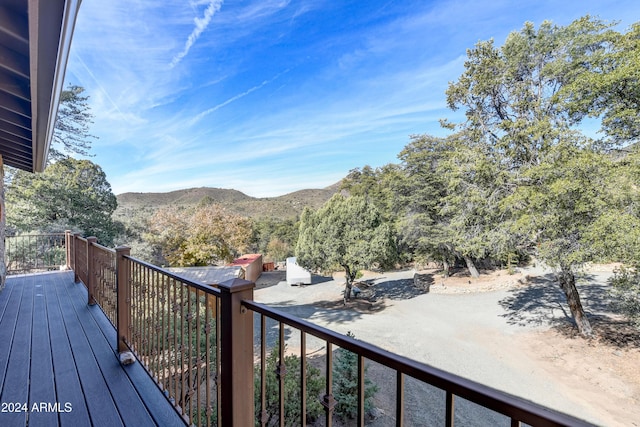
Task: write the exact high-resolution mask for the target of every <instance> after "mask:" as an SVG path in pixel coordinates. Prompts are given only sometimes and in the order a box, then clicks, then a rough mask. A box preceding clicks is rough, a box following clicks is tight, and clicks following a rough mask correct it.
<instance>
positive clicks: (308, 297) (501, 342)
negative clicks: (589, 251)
mask: <svg viewBox="0 0 640 427" xmlns="http://www.w3.org/2000/svg"><path fill="white" fill-rule="evenodd" d="M537 273H538V274H540V272H537ZM413 274H414V272H413V271H411V270H409V271H399V272H389V273H384V275H383V276H382V277H376V278H375V279H372V280H369V283H371V284H372V289H375V291H376V295H377V297H378V298H377V299H376V301H374V302H371V303H368V302H359V303H358V304H359V305H357V306H356V305H353V306H352V305H350V303H349V304H348V305H347V306H346V307H345V306H343V304H342V290H343V285H342V284H341V283H339V281H337V280H332V279H331V278H315V280H314V284H312V285H308V286H304V287H297V286H289V285H287V284H286V282H285V281H279V282H275V281H274V280H273V278H272V280H271V283H268V280H267V284H266V285H264V283H265V282H264V279H263V282H262V283H263V284H262V285H261V281H258V288H257V289H256V290H255V300H256V301H258V302H262V303H266V304H268V305H270V306H272V307H274V308H278V309H281V310H283V311H286V312H288V313H291V314H294V315H296V316H298V317H301V318H303V319H306V320H309V321H311V322H313V323H316V324H318V325H322V326H325V327H327V328H330V329H332V330H335V331H338V332H341V333H347V331H351V332H352V333H354V334H355V336H356V337H357V338H358V339H361V340H364V341H368V342H370V343H372V344H375V345H377V346H379V347H382V348H384V349H387V350H389V351H392V352H394V353H397V354H401V355H404V356H407V357H410V358H412V359H415V360H418V361H421V362H424V363H426V364H429V365H432V366H435V367H437V368H440V369H443V370H445V371H448V372H452V373H455V374H457V375H460V376H462V377H465V378H468V379H471V380H474V381H477V382H480V383H483V384H485V385H488V386H490V387H493V388H496V389H499V390H503V391H505V392H508V393H510V394H513V395H516V396H521V397H523V398H525V399H527V400H531V401H534V402H536V403H539V404H542V405H544V406H547V407H550V408H553V409H556V410H559V411H562V412H566V413H569V414H572V415H574V416H577V417H579V418H582V419H586V420H588V421H590V422H593V423H596V424H600V425H602V424H604V423H603V420H601V419H598V418H597V415H596V414H595V413H593V411H591V410H590V408H589V407H588V406H586V405H584V404H583V403H582V404H581V403H579V402H577V401H574V400H572V399H571V398H570V397H568V396H567V395H566V394H562V393H561V391H560V390H559V389H558V387H556V383H555V380H554V378H550V377H547V376H546V375H545V374H544V373H543V372H539V371H538V370H537V369H536V363H534V361H532V360H531V359H530V357H529V356H528V355H527V353H526V352H525V351H524V350H523V346H522V345H520V344H519V343H520V342H521V340H520V339H517V338H519V337H520V336H521V335H522V334H524V333H526V332H528V331H535V330H543V329H548V328H549V326H550V325H551V324H553V323H554V322H564V321H567V320H568V318H567V313H566V310H565V309H564V305H563V304H564V297H563V295H562V294H561V293H560V291H559V290H558V289H557V287H556V286H555V285H554V284H553V283H551V282H550V281H547V280H546V279H547V278H545V277H544V276H542V278H541V279H539V282H538V283H537V285H536V286H527V287H509V288H505V289H499V290H494V291H490V292H477V293H474V292H469V293H453V294H447V293H434V292H431V293H424V294H421V293H419V292H415V289H413V287H412V286H411V283H412V281H411V279H412V277H413ZM272 277H273V276H272ZM591 279H592V280H593V279H600V280H602V279H603V278H602V277H596V278H594V277H592V278H591ZM591 291H592V292H594V291H593V290H591ZM363 304H364V305H363ZM367 304H369V307H367ZM363 307H364V309H363ZM591 309H592V310H597V309H598V307H591ZM273 332H274V334H273V336H274V337H275V330H274V331H273ZM298 337H299V333H298V332H294V333H291V331H289V332H288V341H287V345H288V346H289V348H296V347H297V345H298V344H297V343H298V342H299V338H298ZM314 345H315V346H316V347H317V349H320V348H321V347H322V346H323V345H324V343H322V342H314V341H313V340H309V344H308V352H313V351H314V350H315V348H314ZM390 374H392V373H390ZM378 375H380V374H378ZM383 376H384V375H383ZM389 378H390V379H391V381H393V382H395V379H394V378H395V377H394V376H393V375H390V376H389ZM376 380H378V381H380V380H382V381H386V379H385V378H382V377H381V378H377V379H376ZM415 383H416V384H413V383H412V381H408V382H407V386H406V387H407V402H406V409H407V412H409V413H411V412H415V413H418V414H419V415H417V418H415V420H414V422H411V416H410V417H408V418H409V420H408V423H407V425H442V424H443V420H441V418H442V414H443V413H444V412H443V410H442V408H440V407H439V405H436V406H438V408H433V413H430V412H431V409H429V407H430V405H426V404H425V402H434V401H435V402H440V401H441V402H442V404H444V393H443V392H442V391H440V390H433V389H432V388H430V387H429V386H426V385H422V384H418V383H417V381H415ZM429 389H431V390H429ZM412 390H413V391H412ZM422 393H426V395H422ZM457 402H458V404H457V414H458V413H459V416H457V417H458V418H459V419H458V421H461V425H487V422H489V421H490V422H491V423H492V424H493V423H498V424H504V425H508V421H507V420H502V419H501V417H497V418H495V419H493V417H490V419H487V418H486V417H487V415H486V414H484V413H483V411H484V412H486V411H485V410H484V409H483V408H479V407H477V406H476V405H473V404H471V403H469V402H461V401H457ZM431 406H433V405H431ZM412 407H415V408H414V409H415V411H412ZM425 420H428V423H427V424H425ZM474 420H475V421H474ZM389 421H391V420H390V419H389ZM376 424H378V423H376ZM379 425H385V423H381V424H379Z"/></svg>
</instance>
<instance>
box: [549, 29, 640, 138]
mask: <svg viewBox="0 0 640 427" xmlns="http://www.w3.org/2000/svg"><path fill="white" fill-rule="evenodd" d="M581 22H582V24H583V25H584V26H585V27H586V28H587V31H584V30H583V31H580V32H576V36H580V37H585V38H586V39H587V40H591V41H592V43H584V44H583V45H582V48H581V49H573V50H571V51H570V52H569V54H570V55H572V56H573V58H574V59H573V60H571V61H569V62H568V65H567V66H566V68H565V70H564V71H565V75H566V80H567V83H566V84H565V85H564V87H563V88H562V89H561V90H560V92H559V93H558V97H559V98H560V99H561V100H562V101H563V102H565V103H566V104H567V107H568V111H569V114H570V117H571V119H572V120H573V121H575V122H579V121H581V120H582V119H583V118H584V117H586V116H588V117H593V118H600V119H601V120H602V130H603V131H604V132H605V134H607V135H609V136H611V137H612V138H614V139H615V140H617V141H634V140H636V139H637V138H638V137H640V115H639V114H638V111H640V68H639V67H638V63H640V23H635V24H633V25H632V26H631V28H630V29H629V31H628V32H626V33H619V32H616V31H613V30H611V29H609V25H608V24H606V23H603V22H600V21H594V20H590V19H589V18H588V17H585V18H582V19H581ZM605 29H606V31H604V30H605ZM594 47H595V49H594Z"/></svg>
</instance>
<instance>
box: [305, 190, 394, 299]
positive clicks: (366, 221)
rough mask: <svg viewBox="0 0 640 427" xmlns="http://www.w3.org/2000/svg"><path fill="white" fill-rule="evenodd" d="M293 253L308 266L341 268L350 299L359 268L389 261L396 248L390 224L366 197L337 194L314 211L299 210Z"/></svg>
mask: <svg viewBox="0 0 640 427" xmlns="http://www.w3.org/2000/svg"><path fill="white" fill-rule="evenodd" d="M296 256H297V258H298V259H297V262H298V264H299V265H301V266H302V267H305V268H308V269H311V270H322V271H335V270H338V269H342V270H344V272H345V278H346V284H345V298H346V299H349V298H350V297H351V287H352V283H353V281H354V280H355V278H356V274H357V272H358V270H362V269H366V268H372V267H375V266H379V267H383V266H387V265H389V264H392V263H393V262H394V261H395V260H396V259H397V250H396V245H395V239H394V236H393V232H392V229H391V226H390V225H389V224H388V223H387V222H385V221H383V219H382V218H381V215H380V212H379V211H378V209H377V208H376V207H375V206H374V205H373V204H372V203H370V202H369V201H368V199H367V198H365V197H363V196H352V197H349V198H347V197H344V196H342V195H341V194H336V195H334V196H333V197H332V198H331V199H329V201H327V202H326V203H325V204H324V206H322V207H321V208H320V209H319V210H318V211H317V212H313V211H311V210H310V209H305V211H304V212H303V213H302V217H301V219H300V235H299V237H298V243H297V245H296Z"/></svg>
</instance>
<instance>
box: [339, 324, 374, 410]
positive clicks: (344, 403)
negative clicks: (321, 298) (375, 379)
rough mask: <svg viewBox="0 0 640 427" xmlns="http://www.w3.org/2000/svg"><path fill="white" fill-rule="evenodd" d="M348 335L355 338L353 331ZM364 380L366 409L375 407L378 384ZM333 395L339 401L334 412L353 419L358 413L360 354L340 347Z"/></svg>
mask: <svg viewBox="0 0 640 427" xmlns="http://www.w3.org/2000/svg"><path fill="white" fill-rule="evenodd" d="M347 336H349V337H351V338H355V335H354V334H352V333H351V332H347ZM366 372H367V367H366V366H365V381H364V410H365V412H369V411H371V410H372V409H373V396H374V395H375V394H376V392H377V391H378V386H377V385H375V384H373V383H372V382H371V380H370V379H368V378H366ZM333 396H334V397H335V399H336V400H337V401H338V404H337V405H336V407H335V409H334V413H335V414H336V415H337V416H338V417H340V418H342V419H343V420H348V419H353V418H355V417H356V415H358V356H357V355H356V354H355V353H352V352H350V351H349V350H345V349H342V348H340V349H338V350H337V351H336V357H335V361H334V365H333Z"/></svg>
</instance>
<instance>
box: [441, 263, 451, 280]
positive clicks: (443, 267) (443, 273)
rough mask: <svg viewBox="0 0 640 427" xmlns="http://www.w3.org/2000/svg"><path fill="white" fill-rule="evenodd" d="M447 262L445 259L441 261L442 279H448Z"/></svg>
mask: <svg viewBox="0 0 640 427" xmlns="http://www.w3.org/2000/svg"><path fill="white" fill-rule="evenodd" d="M449 268H450V266H449V261H447V260H446V259H445V260H443V261H442V275H443V276H444V277H449V274H450V271H449Z"/></svg>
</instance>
